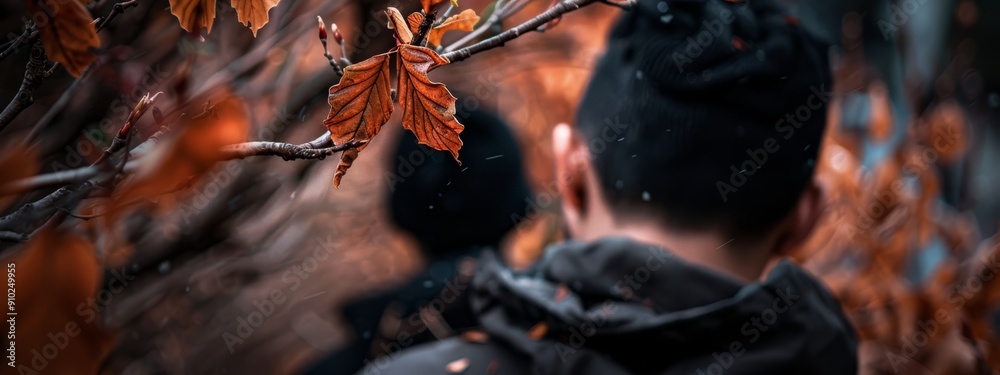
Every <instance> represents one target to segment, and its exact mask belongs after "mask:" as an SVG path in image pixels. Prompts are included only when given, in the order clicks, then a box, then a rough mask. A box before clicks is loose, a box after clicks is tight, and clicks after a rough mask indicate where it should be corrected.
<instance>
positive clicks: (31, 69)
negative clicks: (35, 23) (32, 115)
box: [0, 42, 45, 131]
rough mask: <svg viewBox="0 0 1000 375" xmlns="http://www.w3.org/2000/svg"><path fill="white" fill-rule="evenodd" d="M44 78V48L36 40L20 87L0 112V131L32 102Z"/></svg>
mask: <svg viewBox="0 0 1000 375" xmlns="http://www.w3.org/2000/svg"><path fill="white" fill-rule="evenodd" d="M44 78H45V50H44V49H42V45H41V43H37V42H36V43H35V44H34V46H32V47H31V58H29V59H28V64H27V65H26V66H25V68H24V80H22V81H21V87H20V88H19V89H18V90H17V94H14V98H13V99H11V101H10V103H9V104H7V107H6V108H4V110H3V112H2V113H0V131H3V129H4V128H6V127H7V125H9V124H10V123H11V121H14V118H15V117H17V115H18V114H20V113H21V111H24V109H25V108H28V106H30V105H31V103H34V101H35V97H34V91H35V89H37V88H38V87H39V86H41V85H42V80H43V79H44Z"/></svg>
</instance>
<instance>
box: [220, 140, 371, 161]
mask: <svg viewBox="0 0 1000 375" xmlns="http://www.w3.org/2000/svg"><path fill="white" fill-rule="evenodd" d="M365 143H366V142H364V141H351V142H347V143H344V144H342V145H337V146H331V147H324V148H313V147H311V142H310V143H303V144H301V145H293V144H291V143H284V142H246V143H240V144H236V145H232V146H228V147H226V148H224V149H222V154H223V157H224V158H226V159H227V160H230V159H243V158H247V157H251V156H280V157H281V158H282V159H285V160H295V159H323V158H326V157H327V156H330V155H333V154H334V153H336V152H338V151H343V150H347V149H350V148H355V147H358V146H361V145H363V144H365Z"/></svg>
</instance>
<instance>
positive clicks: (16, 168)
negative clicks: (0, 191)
mask: <svg viewBox="0 0 1000 375" xmlns="http://www.w3.org/2000/svg"><path fill="white" fill-rule="evenodd" d="M37 161H38V152H37V150H35V149H29V148H26V147H24V146H14V147H11V148H10V149H9V150H8V151H6V152H5V153H4V154H3V155H0V186H4V185H6V184H8V183H11V182H14V181H17V180H21V179H25V178H28V177H31V176H34V175H35V172H38V166H37V165H36V164H35V163H36V162H37ZM14 198H16V196H15V195H0V210H3V209H4V208H7V205H8V204H10V202H11V201H12V200H14Z"/></svg>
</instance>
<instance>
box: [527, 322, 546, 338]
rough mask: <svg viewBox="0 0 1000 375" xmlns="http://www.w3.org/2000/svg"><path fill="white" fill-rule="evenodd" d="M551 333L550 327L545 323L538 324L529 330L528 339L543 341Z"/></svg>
mask: <svg viewBox="0 0 1000 375" xmlns="http://www.w3.org/2000/svg"><path fill="white" fill-rule="evenodd" d="M548 333H549V325H548V324H546V323H545V322H538V324H535V325H534V326H533V327H531V329H529V330H528V337H529V338H531V339H532V340H541V339H543V338H544V337H545V335H546V334H548Z"/></svg>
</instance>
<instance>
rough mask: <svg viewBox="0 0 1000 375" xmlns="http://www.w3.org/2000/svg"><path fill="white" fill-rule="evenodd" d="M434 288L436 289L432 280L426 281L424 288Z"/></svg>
mask: <svg viewBox="0 0 1000 375" xmlns="http://www.w3.org/2000/svg"><path fill="white" fill-rule="evenodd" d="M432 287H434V281H431V280H426V281H424V288H427V289H430V288H432Z"/></svg>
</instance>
